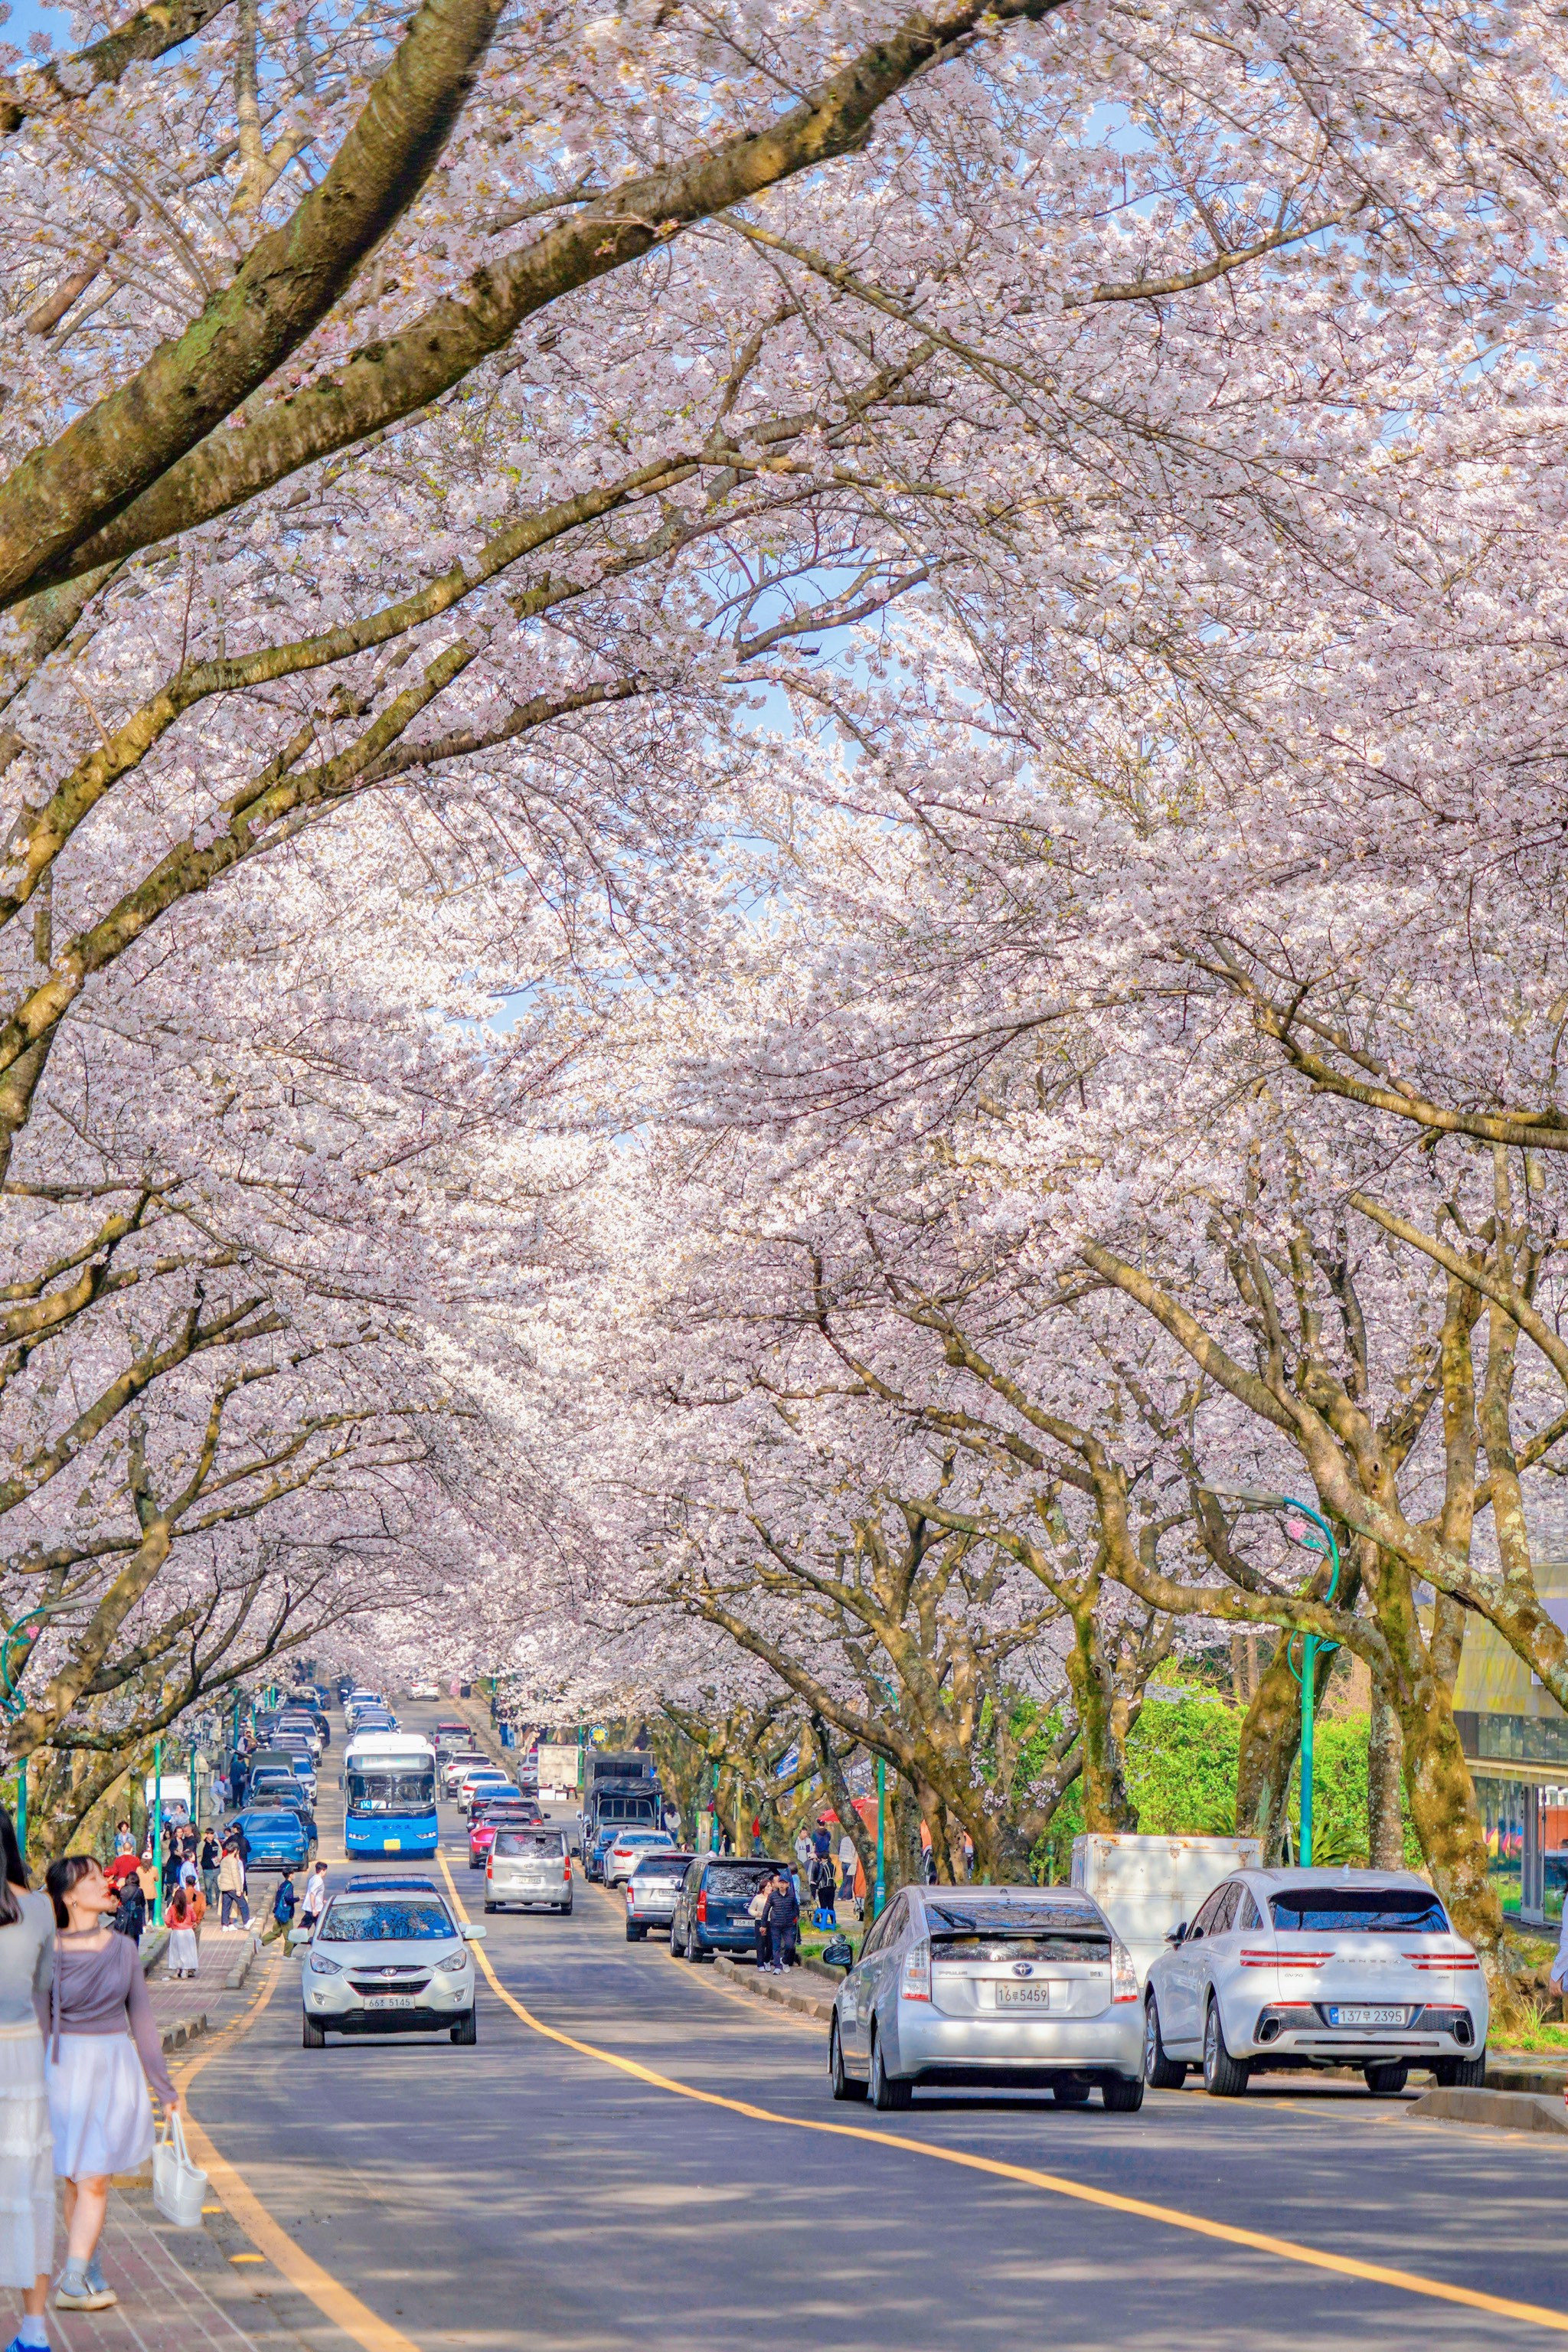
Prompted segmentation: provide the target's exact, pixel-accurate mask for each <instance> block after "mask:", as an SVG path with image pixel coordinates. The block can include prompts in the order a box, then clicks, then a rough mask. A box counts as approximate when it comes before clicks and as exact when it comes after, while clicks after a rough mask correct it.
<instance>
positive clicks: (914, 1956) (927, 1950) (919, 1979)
mask: <svg viewBox="0 0 1568 2352" xmlns="http://www.w3.org/2000/svg"><path fill="white" fill-rule="evenodd" d="M899 1998H900V2000H930V1999H931V1946H930V1945H929V1944H928V1943H927V1941H926V1939H925V1937H923V1936H922V1937H921V1940H920V1942H919V1943H918V1944H911V1945H910V1948H909V1950H908V1951H907V1952H906V1953H905V1954H904V1972H903V1975H902V1976H901V1977H900V1979H899Z"/></svg>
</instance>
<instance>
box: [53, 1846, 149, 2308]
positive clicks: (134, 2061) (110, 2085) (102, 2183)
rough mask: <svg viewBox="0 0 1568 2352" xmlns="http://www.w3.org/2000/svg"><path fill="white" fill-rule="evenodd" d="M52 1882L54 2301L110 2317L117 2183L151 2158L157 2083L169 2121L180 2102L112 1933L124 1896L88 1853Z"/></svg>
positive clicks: (143, 1997)
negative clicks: (62, 2215)
mask: <svg viewBox="0 0 1568 2352" xmlns="http://www.w3.org/2000/svg"><path fill="white" fill-rule="evenodd" d="M45 1883H46V1884H47V1887H48V1890H49V1894H50V1896H51V1898H52V1900H53V1903H54V1909H55V1924H56V1928H57V1934H56V1937H55V1974H54V1986H53V1990H52V1992H51V1995H50V2000H49V2053H48V2085H49V2116H50V2121H51V2123H52V2125H53V2127H54V2152H55V2171H56V2173H57V2174H58V2176H59V2177H60V2178H61V2179H63V2180H64V2182H65V2184H66V2194H65V2207H66V2231H67V2239H66V2262H65V2268H64V2269H63V2270H62V2271H61V2273H60V2283H59V2286H58V2291H57V2293H56V2295H55V2305H56V2308H57V2309H58V2310H60V2311H104V2310H106V2309H107V2308H108V2306H109V2305H110V2304H111V2303H116V2302H118V2301H119V2297H118V2296H117V2295H116V2294H115V2293H114V2290H113V2288H112V2287H110V2286H108V2285H106V2284H105V2283H104V2278H103V2273H102V2272H101V2271H100V2269H99V2266H98V2241H99V2238H100V2235H101V2233H102V2230H103V2220H104V2214H105V2212H106V2211H107V2210H108V2205H109V2183H110V2178H111V2176H112V2175H113V2174H114V2173H116V2172H134V2171H135V2170H136V2168H138V2166H140V2165H142V2164H144V2163H145V2162H146V2160H147V2158H149V2157H150V2156H151V2155H152V2153H153V2108H152V2103H151V2101H150V2100H149V2098H148V2096H147V2084H148V2083H151V2084H152V2085H153V2089H154V2090H155V2091H156V2092H157V2094H158V2096H159V2098H160V2099H161V2100H162V2101H163V2109H164V2112H165V2114H172V2113H173V2112H174V2108H175V2107H176V2105H178V2101H177V2100H176V2098H175V2096H174V2084H173V2083H172V2082H171V2081H170V2079H169V2070H168V2067H167V2066H166V2065H165V2064H164V2063H163V2047H162V2045H161V2043H160V2042H159V2038H158V2029H157V2027H156V2026H155V2025H154V2023H153V2004H152V2002H151V2001H150V2000H148V1998H147V1985H146V1980H145V1979H144V1978H143V1977H142V1962H141V1959H140V1958H139V1957H138V1955H137V1951H136V1948H135V1946H134V1945H133V1944H132V1942H131V1941H130V1939H129V1937H125V1936H117V1935H115V1934H114V1932H113V1930H112V1929H111V1928H110V1927H109V1925H108V1918H109V1915H110V1912H111V1911H113V1910H114V1909H115V1908H116V1907H117V1900H118V1898H117V1897H116V1895H115V1892H114V1889H113V1888H112V1887H111V1886H110V1884H109V1881H108V1880H107V1879H106V1878H105V1876H104V1874H103V1872H102V1871H101V1869H100V1867H99V1865H98V1864H97V1862H96V1861H94V1860H93V1858H92V1856H91V1855H89V1854H84V1853H73V1854H68V1855H67V1856H66V1858H65V1860H64V1861H62V1862H51V1863H50V1864H49V1868H48V1875H47V1880H46V1882H45ZM132 2037H134V2038H132Z"/></svg>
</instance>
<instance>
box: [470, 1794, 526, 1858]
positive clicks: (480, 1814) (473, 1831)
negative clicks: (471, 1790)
mask: <svg viewBox="0 0 1568 2352" xmlns="http://www.w3.org/2000/svg"><path fill="white" fill-rule="evenodd" d="M543 1820H544V1814H543V1811H542V1808H541V1807H540V1806H538V1805H536V1804H535V1803H534V1801H533V1800H532V1798H531V1797H496V1798H492V1800H491V1801H490V1802H489V1804H488V1805H483V1804H480V1805H476V1806H475V1807H474V1810H473V1811H472V1812H471V1813H470V1814H469V1816H468V1868H469V1869H470V1870H483V1868H484V1866H485V1863H486V1860H487V1858H488V1857H489V1850H490V1848H491V1846H492V1845H493V1844H494V1843H495V1835H496V1832H497V1830H498V1829H500V1827H501V1825H502V1824H503V1823H504V1824H505V1825H506V1827H507V1828H508V1829H530V1830H531V1829H537V1828H539V1826H540V1825H541V1823H542V1822H543Z"/></svg>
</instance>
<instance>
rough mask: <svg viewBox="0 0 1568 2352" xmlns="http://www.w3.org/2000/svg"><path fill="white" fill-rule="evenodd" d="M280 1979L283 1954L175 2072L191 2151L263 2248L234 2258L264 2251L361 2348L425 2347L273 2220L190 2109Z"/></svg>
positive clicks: (370, 2351)
mask: <svg viewBox="0 0 1568 2352" xmlns="http://www.w3.org/2000/svg"><path fill="white" fill-rule="evenodd" d="M282 1979H283V1969H282V1965H281V1956H280V1955H279V1957H278V1958H275V1959H274V1961H273V1964H272V1966H271V1967H270V1968H269V1969H268V1971H267V1979H266V1982H265V1983H264V1984H263V1986H262V1988H261V1990H260V1991H259V1993H258V1995H257V1997H256V1999H255V2000H253V2001H252V2002H251V2004H250V2007H249V2008H248V2009H247V2010H246V2011H244V2013H243V2014H242V2015H241V2016H239V2017H237V2018H236V2019H235V2021H234V2022H233V2024H232V2025H226V2026H225V2027H224V2029H223V2032H221V2033H220V2034H218V2035H217V2036H216V2040H215V2041H214V2042H212V2043H211V2045H210V2046H209V2047H208V2048H207V2049H205V2050H204V2051H203V2052H202V2053H201V2054H200V2056H199V2057H196V2058H193V2059H192V2060H191V2061H190V2063H189V2064H188V2065H185V2066H182V2067H181V2068H180V2069H179V2071H178V2073H177V2074H176V2075H175V2078H174V2087H175V2089H176V2090H177V2091H178V2092H179V2094H180V2106H181V2111H182V2114H183V2115H184V2125H185V2137H186V2138H187V2139H188V2140H189V2142H190V2146H191V2153H192V2155H193V2156H194V2157H195V2159H196V2162H197V2163H198V2164H199V2165H200V2166H201V2167H202V2169H203V2170H204V2171H205V2174H206V2176H207V2179H208V2181H209V2183H210V2185H211V2187H212V2189H214V2191H215V2192H216V2195H217V2196H218V2197H220V2198H221V2199H222V2200H223V2202H224V2204H225V2205H226V2207H227V2209H228V2210H229V2211H230V2213H232V2214H233V2216H234V2218H235V2220H236V2221H237V2222H238V2223H239V2226H240V2228H241V2229H242V2230H243V2231H245V2234H246V2236H247V2238H248V2239H249V2240H250V2242H251V2243H252V2245H254V2246H259V2247H260V2248H261V2252H260V2253H259V2254H239V2255H232V2256H231V2257H230V2260H231V2261H238V2262H248V2263H255V2262H260V2261H261V2260H262V2259H263V2258H264V2257H265V2259H266V2260H267V2261H268V2262H270V2263H271V2264H272V2266H273V2268H274V2270H277V2271H280V2272H281V2273H282V2274H283V2276H284V2277H285V2278H286V2279H287V2280H288V2282H289V2285H290V2286H294V2287H298V2288H299V2290H300V2294H303V2295H308V2296H309V2297H310V2301H311V2302H312V2303H313V2304H314V2305H315V2306H316V2308H317V2310H318V2311H320V2312H321V2313H323V2314H324V2315H325V2316H326V2317H327V2318H328V2319H330V2320H331V2323H332V2325H333V2326H334V2327H340V2328H342V2332H343V2334H344V2335H345V2336H349V2337H350V2338H352V2340H353V2342H354V2343H355V2344H358V2345H359V2346H360V2347H362V2352H421V2347H420V2346H419V2345H417V2344H416V2343H415V2341H414V2339H413V2337H412V2336H405V2335H404V2333H403V2331H402V2329H401V2328H400V2327H393V2326H389V2325H388V2323H387V2322H386V2321H385V2320H384V2319H383V2318H382V2316H381V2315H380V2313H379V2312H374V2311H373V2310H372V2309H371V2307H370V2305H369V2304H368V2303H362V2302H361V2301H360V2299H359V2297H358V2295H357V2294H353V2293H352V2292H351V2290H350V2289H349V2288H348V2287H346V2286H344V2285H343V2284H342V2281H341V2280H338V2279H335V2278H334V2277H333V2276H332V2274H331V2271H328V2270H323V2269H322V2267H321V2263H318V2262H315V2261H313V2260H312V2259H311V2257H310V2255H309V2254H308V2253H307V2252H305V2250H304V2248H303V2247H302V2246H300V2245H297V2244H296V2243H295V2242H294V2240H293V2239H292V2238H291V2237H290V2236H289V2232H288V2231H287V2230H286V2229H285V2228H284V2227H283V2224H282V2223H281V2222H280V2221H275V2220H274V2219H273V2217H272V2215H271V2214H270V2213H269V2212H268V2210H267V2208H266V2206H265V2205H264V2204H263V2203H262V2201H261V2200H260V2198H259V2197H258V2195H257V2194H256V2191H255V2189H252V2188H251V2186H250V2184H249V2182H248V2181H247V2179H245V2178H244V2177H243V2175H242V2174H241V2173H239V2172H238V2171H237V2169H236V2168H235V2167H234V2166H233V2165H232V2164H230V2162H229V2160H228V2158H227V2157H226V2156H224V2155H222V2154H220V2152H219V2150H218V2149H217V2148H216V2147H214V2146H213V2143H212V2141H211V2140H210V2139H209V2138H208V2137H207V2135H206V2133H205V2131H204V2130H203V2129H202V2127H201V2126H200V2124H199V2123H197V2121H196V2120H195V2116H193V2115H192V2114H191V2113H190V2111H189V2106H188V2104H187V2101H186V2096H185V2094H186V2091H187V2089H188V2087H189V2085H190V2084H191V2083H192V2082H193V2081H194V2080H195V2076H196V2075H197V2074H200V2073H201V2071H202V2068H203V2067H204V2066H210V2065H211V2063H212V2062H213V2060H214V2059H215V2058H218V2057H221V2056H222V2055H223V2053H224V2052H225V2051H226V2050H229V2049H232V2048H233V2046H234V2044H235V2043H236V2042H237V2041H238V2040H239V2039H240V2036H241V2035H242V2034H245V2033H248V2032H249V2031H250V2029H251V2027H252V2026H253V2025H254V2024H255V2022H256V2021H257V2019H258V2017H259V2016H260V2014H261V2012H262V2011H263V2010H264V2009H265V2008H266V2006H267V2004H268V2001H269V2000H271V1998H272V1996H273V1994H274V1993H275V1992H276V1991H277V1990H278V1987H279V1984H280V1983H281V1982H282Z"/></svg>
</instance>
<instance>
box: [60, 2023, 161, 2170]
mask: <svg viewBox="0 0 1568 2352" xmlns="http://www.w3.org/2000/svg"><path fill="white" fill-rule="evenodd" d="M48 2081H49V2120H50V2122H51V2124H52V2125H53V2126H54V2135H55V2170H56V2172H57V2173H58V2174H59V2176H60V2178H61V2179H64V2180H84V2179H94V2178H99V2177H102V2176H104V2175H106V2174H109V2173H113V2172H134V2171H135V2170H136V2169H137V2168H138V2166H140V2165H143V2164H145V2163H146V2161H147V2158H149V2157H150V2156H151V2155H152V2153H153V2137H154V2134H153V2102H152V2100H151V2099H150V2098H149V2097H148V2095H147V2078H146V2076H145V2075H144V2074H142V2061H141V2059H140V2057H139V2056H138V2055H137V2051H136V2044H135V2043H134V2042H132V2039H131V2036H130V2035H129V2033H62V2034H61V2035H60V2054H59V2057H58V2060H56V2059H53V2058H51V2059H50V2060H49V2062H48Z"/></svg>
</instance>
